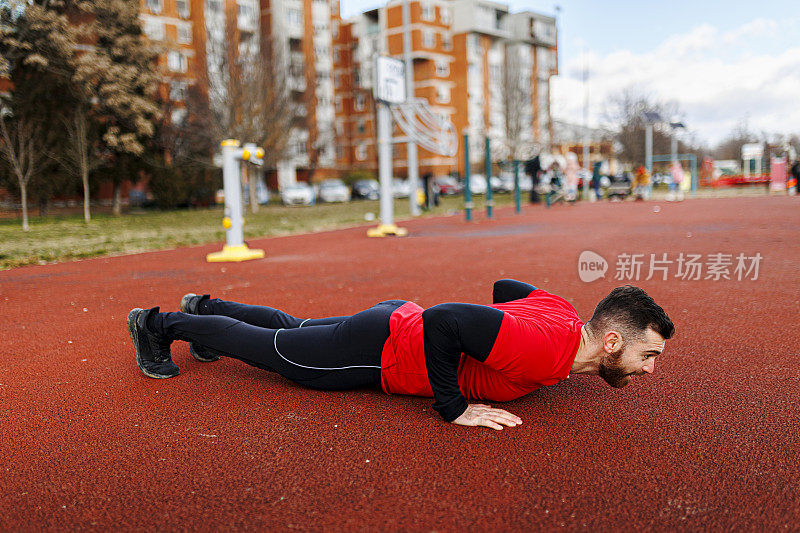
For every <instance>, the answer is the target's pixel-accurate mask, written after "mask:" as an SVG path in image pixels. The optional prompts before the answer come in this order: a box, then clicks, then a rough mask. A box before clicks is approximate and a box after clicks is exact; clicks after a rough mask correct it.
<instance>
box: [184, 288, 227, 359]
mask: <svg viewBox="0 0 800 533" xmlns="http://www.w3.org/2000/svg"><path fill="white" fill-rule="evenodd" d="M208 297H209V295H208V294H203V295H201V296H198V295H196V294H194V293H193V292H190V293H187V294H184V295H183V298H181V313H186V314H189V315H199V314H200V313H198V312H197V308H198V306H199V305H200V302H201V301H203V300H204V299H206V298H208ZM189 353H190V354H192V357H194V358H195V359H197V360H198V361H200V362H201V363H212V362H214V361H219V358H220V354H219V353H218V352H216V351H215V350H212V349H211V348H207V347H205V346H203V345H201V344H198V343H196V342H189Z"/></svg>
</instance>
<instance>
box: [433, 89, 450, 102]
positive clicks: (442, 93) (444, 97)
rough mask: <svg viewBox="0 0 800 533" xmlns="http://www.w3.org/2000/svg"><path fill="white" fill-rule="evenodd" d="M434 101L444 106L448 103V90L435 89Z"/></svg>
mask: <svg viewBox="0 0 800 533" xmlns="http://www.w3.org/2000/svg"><path fill="white" fill-rule="evenodd" d="M436 100H437V101H438V102H439V103H440V104H446V103H448V102H450V88H448V87H441V86H440V87H437V88H436Z"/></svg>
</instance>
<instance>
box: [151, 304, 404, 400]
mask: <svg viewBox="0 0 800 533" xmlns="http://www.w3.org/2000/svg"><path fill="white" fill-rule="evenodd" d="M404 303H405V301H402V300H388V301H385V302H381V303H379V304H377V305H375V306H373V307H371V308H369V309H367V310H365V311H361V312H360V313H356V314H355V315H353V316H340V317H331V318H321V319H305V320H304V319H299V318H295V317H293V316H291V315H288V314H286V313H284V312H283V311H279V310H277V309H273V308H271V307H262V306H252V305H245V304H240V303H235V302H227V301H223V300H218V299H206V300H203V301H201V302H200V306H199V309H198V312H199V313H200V315H190V314H186V313H159V314H158V315H156V316H155V318H154V321H153V328H154V330H155V332H156V333H160V334H163V335H166V336H168V337H170V338H172V339H180V340H184V341H190V342H195V343H198V344H200V345H202V346H205V347H207V348H211V349H213V350H216V351H218V352H220V353H221V354H222V355H225V356H228V357H234V358H236V359H241V360H242V361H244V362H246V363H248V364H251V365H253V366H256V367H259V368H264V369H266V370H272V371H274V372H277V373H279V374H281V375H282V376H284V377H286V378H288V379H290V380H292V381H294V382H296V383H298V384H300V385H304V386H306V387H310V388H314V389H324V390H343V389H353V388H360V387H369V386H376V385H379V384H380V374H381V370H380V368H381V352H382V351H383V345H384V343H385V342H386V339H388V338H389V317H390V316H391V314H392V313H393V312H394V311H395V309H397V308H398V307H400V306H401V305H403V304H404Z"/></svg>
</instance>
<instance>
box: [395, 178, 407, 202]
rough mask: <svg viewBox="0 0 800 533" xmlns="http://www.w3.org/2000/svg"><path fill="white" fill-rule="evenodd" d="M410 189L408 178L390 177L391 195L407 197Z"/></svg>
mask: <svg viewBox="0 0 800 533" xmlns="http://www.w3.org/2000/svg"><path fill="white" fill-rule="evenodd" d="M410 191H411V189H410V187H409V186H408V180H402V179H400V178H394V179H392V196H394V197H395V198H408V195H409V194H410Z"/></svg>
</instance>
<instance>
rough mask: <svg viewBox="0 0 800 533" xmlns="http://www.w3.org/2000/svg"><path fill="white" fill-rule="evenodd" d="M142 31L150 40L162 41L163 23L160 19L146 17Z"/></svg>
mask: <svg viewBox="0 0 800 533" xmlns="http://www.w3.org/2000/svg"><path fill="white" fill-rule="evenodd" d="M144 33H145V35H147V38H148V39H150V40H151V41H163V40H164V24H163V23H162V22H161V21H160V20H155V19H147V20H146V21H145V23H144Z"/></svg>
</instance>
